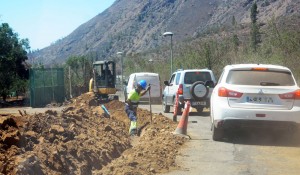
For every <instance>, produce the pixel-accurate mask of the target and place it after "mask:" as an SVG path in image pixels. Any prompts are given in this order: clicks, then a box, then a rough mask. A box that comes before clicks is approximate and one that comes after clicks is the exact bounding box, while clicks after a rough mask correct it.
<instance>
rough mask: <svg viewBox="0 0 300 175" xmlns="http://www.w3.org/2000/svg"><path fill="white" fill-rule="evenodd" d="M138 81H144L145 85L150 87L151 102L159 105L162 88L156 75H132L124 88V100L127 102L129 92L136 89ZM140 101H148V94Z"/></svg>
mask: <svg viewBox="0 0 300 175" xmlns="http://www.w3.org/2000/svg"><path fill="white" fill-rule="evenodd" d="M140 80H146V82H147V84H150V85H151V102H152V103H156V104H159V103H161V95H162V92H161V91H162V88H161V82H160V76H159V74H157V73H151V72H139V73H133V74H131V75H130V76H129V78H128V81H127V83H126V87H125V88H124V96H125V100H127V97H128V94H129V92H130V91H131V90H132V89H134V88H135V87H136V85H137V83H138V82H139V81H140ZM140 101H149V93H146V94H145V95H144V96H143V97H141V99H140Z"/></svg>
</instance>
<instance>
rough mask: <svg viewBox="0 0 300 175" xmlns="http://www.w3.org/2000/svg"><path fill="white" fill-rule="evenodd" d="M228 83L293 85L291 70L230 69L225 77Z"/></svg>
mask: <svg viewBox="0 0 300 175" xmlns="http://www.w3.org/2000/svg"><path fill="white" fill-rule="evenodd" d="M226 83H228V84H236V85H253V86H293V85H295V82H294V79H293V77H292V74H291V72H285V71H253V70H232V71H230V72H229V74H228V77H227V79H226Z"/></svg>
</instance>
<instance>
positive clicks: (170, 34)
mask: <svg viewBox="0 0 300 175" xmlns="http://www.w3.org/2000/svg"><path fill="white" fill-rule="evenodd" d="M163 36H164V37H166V36H170V37H171V75H172V73H173V41H172V36H173V33H172V32H165V33H164V34H163Z"/></svg>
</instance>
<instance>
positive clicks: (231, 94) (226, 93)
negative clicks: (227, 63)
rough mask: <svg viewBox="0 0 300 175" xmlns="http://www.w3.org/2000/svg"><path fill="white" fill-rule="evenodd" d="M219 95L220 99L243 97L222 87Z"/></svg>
mask: <svg viewBox="0 0 300 175" xmlns="http://www.w3.org/2000/svg"><path fill="white" fill-rule="evenodd" d="M218 95H219V96H220V97H234V98H240V97H241V96H242V95H243V93H240V92H236V91H232V90H229V89H226V88H224V87H220V88H219V91H218Z"/></svg>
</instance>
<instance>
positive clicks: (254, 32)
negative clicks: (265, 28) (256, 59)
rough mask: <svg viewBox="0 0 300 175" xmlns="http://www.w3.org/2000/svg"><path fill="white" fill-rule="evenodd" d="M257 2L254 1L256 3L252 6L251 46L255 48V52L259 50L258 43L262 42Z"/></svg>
mask: <svg viewBox="0 0 300 175" xmlns="http://www.w3.org/2000/svg"><path fill="white" fill-rule="evenodd" d="M257 15H258V10H257V4H256V2H254V4H253V5H252V7H251V32H250V35H251V47H252V49H253V50H254V52H256V51H257V47H258V44H259V43H260V42H261V36H260V32H259V25H258V24H257Z"/></svg>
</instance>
